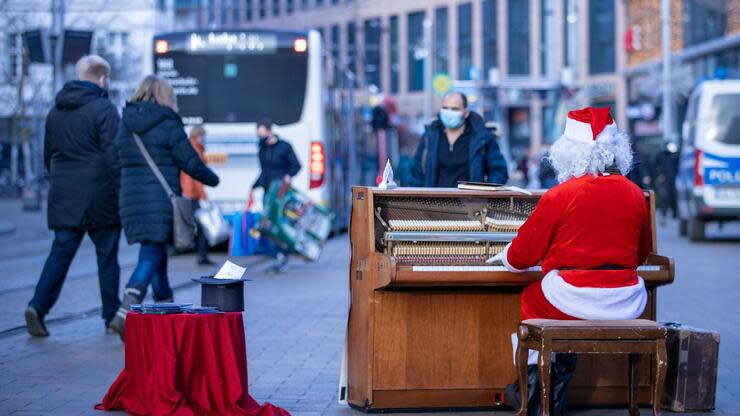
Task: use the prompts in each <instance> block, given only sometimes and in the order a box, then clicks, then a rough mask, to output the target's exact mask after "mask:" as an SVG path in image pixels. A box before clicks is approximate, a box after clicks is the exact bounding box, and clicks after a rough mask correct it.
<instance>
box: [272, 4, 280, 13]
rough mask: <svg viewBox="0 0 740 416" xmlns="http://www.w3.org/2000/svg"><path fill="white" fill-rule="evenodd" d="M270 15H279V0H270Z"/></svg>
mask: <svg viewBox="0 0 740 416" xmlns="http://www.w3.org/2000/svg"><path fill="white" fill-rule="evenodd" d="M272 15H273V16H280V0H272Z"/></svg>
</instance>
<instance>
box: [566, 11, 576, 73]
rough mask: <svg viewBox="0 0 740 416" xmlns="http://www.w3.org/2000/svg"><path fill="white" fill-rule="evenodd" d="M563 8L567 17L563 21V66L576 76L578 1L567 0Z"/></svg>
mask: <svg viewBox="0 0 740 416" xmlns="http://www.w3.org/2000/svg"><path fill="white" fill-rule="evenodd" d="M563 8H564V9H565V10H564V11H563V12H564V16H565V20H564V21H563V26H564V27H563V33H565V36H564V37H565V42H563V47H564V49H565V50H564V53H563V57H564V58H565V59H564V60H563V64H564V65H565V66H566V67H568V68H570V70H571V71H573V74H574V75H575V70H576V68H577V65H576V63H577V62H578V53H577V51H578V49H577V44H578V39H577V38H576V37H577V36H578V27H577V26H576V24H577V23H578V0H565V1H564V2H563Z"/></svg>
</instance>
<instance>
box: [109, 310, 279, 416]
mask: <svg viewBox="0 0 740 416" xmlns="http://www.w3.org/2000/svg"><path fill="white" fill-rule="evenodd" d="M125 353H126V364H125V368H124V369H123V371H122V372H121V374H120V375H119V376H118V378H117V379H116V381H115V382H114V383H113V385H112V386H111V387H110V389H109V390H108V393H106V395H105V397H104V398H103V403H101V404H99V405H97V406H95V408H96V409H98V410H125V411H126V412H128V413H129V414H132V415H152V416H158V415H177V416H190V415H198V416H200V415H203V416H208V415H237V416H273V415H275V416H288V415H289V414H290V413H288V412H287V411H286V410H284V409H281V408H279V407H275V406H273V405H271V404H269V403H265V404H264V405H262V406H260V405H259V404H258V403H257V402H256V401H255V400H254V399H253V398H252V397H251V396H250V395H249V392H248V388H247V352H246V341H245V337H244V321H243V319H242V314H241V313H234V312H231V313H225V314H203V315H197V314H174V315H147V314H140V313H135V312H130V313H129V314H128V316H127V317H126V345H125Z"/></svg>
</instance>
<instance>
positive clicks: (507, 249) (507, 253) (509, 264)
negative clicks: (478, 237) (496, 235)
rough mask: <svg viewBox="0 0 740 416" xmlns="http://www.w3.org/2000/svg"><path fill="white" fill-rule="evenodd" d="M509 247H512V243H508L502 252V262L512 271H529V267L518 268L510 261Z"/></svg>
mask: <svg viewBox="0 0 740 416" xmlns="http://www.w3.org/2000/svg"><path fill="white" fill-rule="evenodd" d="M509 247H511V243H509V244H507V245H506V247H505V248H504V251H503V253H501V262H502V263H504V267H506V268H507V269H509V271H510V272H512V273H524V272H526V271H527V269H517V268H516V267H514V266H512V265H511V263H509V259H508V258H507V256H508V255H509Z"/></svg>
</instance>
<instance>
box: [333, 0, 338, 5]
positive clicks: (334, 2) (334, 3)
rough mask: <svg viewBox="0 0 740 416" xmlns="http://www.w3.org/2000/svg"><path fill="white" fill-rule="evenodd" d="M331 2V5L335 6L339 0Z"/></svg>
mask: <svg viewBox="0 0 740 416" xmlns="http://www.w3.org/2000/svg"><path fill="white" fill-rule="evenodd" d="M331 4H332V6H336V5H337V4H339V0H331Z"/></svg>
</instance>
